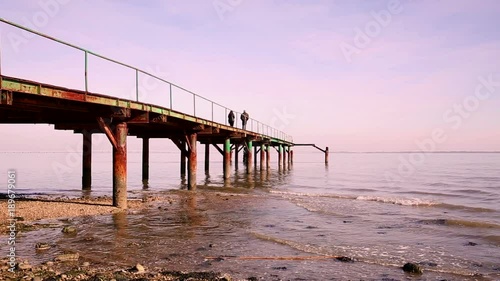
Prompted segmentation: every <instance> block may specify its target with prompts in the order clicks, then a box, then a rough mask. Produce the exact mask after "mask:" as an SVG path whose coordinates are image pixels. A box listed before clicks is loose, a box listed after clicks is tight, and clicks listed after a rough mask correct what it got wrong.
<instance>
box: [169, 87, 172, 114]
mask: <svg viewBox="0 0 500 281" xmlns="http://www.w3.org/2000/svg"><path fill="white" fill-rule="evenodd" d="M169 85H170V110H172V84H169Z"/></svg>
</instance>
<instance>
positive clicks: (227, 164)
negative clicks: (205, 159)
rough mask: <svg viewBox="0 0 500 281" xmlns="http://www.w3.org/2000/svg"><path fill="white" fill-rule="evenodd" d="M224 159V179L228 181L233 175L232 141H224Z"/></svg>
mask: <svg viewBox="0 0 500 281" xmlns="http://www.w3.org/2000/svg"><path fill="white" fill-rule="evenodd" d="M223 157H224V159H223V161H222V162H223V165H224V167H223V172H224V179H228V178H229V177H230V175H231V139H229V138H227V139H225V140H224V156H223Z"/></svg>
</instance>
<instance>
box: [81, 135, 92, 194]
mask: <svg viewBox="0 0 500 281" xmlns="http://www.w3.org/2000/svg"><path fill="white" fill-rule="evenodd" d="M82 135H83V150H82V189H83V190H90V189H91V187H92V133H91V132H89V131H87V130H83V132H82Z"/></svg>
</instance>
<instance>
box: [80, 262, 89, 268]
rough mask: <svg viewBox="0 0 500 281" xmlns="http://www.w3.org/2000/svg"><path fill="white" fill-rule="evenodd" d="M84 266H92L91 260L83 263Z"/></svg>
mask: <svg viewBox="0 0 500 281" xmlns="http://www.w3.org/2000/svg"><path fill="white" fill-rule="evenodd" d="M82 266H83V267H89V266H90V262H88V261H86V262H84V263H83V264H82Z"/></svg>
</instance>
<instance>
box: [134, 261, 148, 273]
mask: <svg viewBox="0 0 500 281" xmlns="http://www.w3.org/2000/svg"><path fill="white" fill-rule="evenodd" d="M134 269H135V270H137V273H142V272H144V271H145V269H144V266H142V265H141V264H140V263H138V264H136V265H135V267H134Z"/></svg>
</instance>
